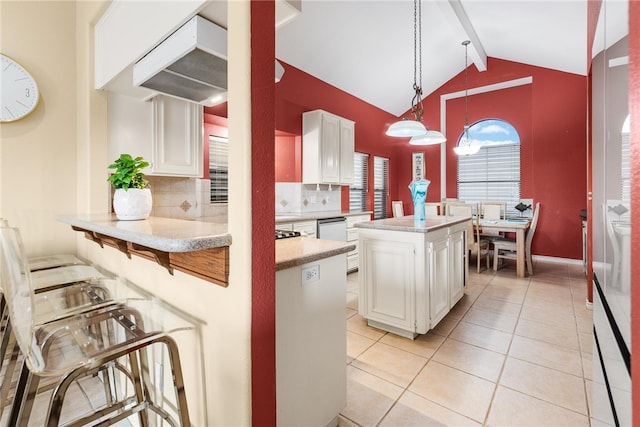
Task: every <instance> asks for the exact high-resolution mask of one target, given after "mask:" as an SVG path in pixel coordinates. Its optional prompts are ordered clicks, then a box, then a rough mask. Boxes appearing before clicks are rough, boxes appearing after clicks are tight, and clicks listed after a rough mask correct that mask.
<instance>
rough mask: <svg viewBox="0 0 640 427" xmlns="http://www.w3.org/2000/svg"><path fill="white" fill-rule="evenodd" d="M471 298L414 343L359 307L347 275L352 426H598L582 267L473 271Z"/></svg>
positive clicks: (353, 278) (346, 414)
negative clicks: (521, 274) (519, 274)
mask: <svg viewBox="0 0 640 427" xmlns="http://www.w3.org/2000/svg"><path fill="white" fill-rule="evenodd" d="M469 275H470V277H469V280H468V284H467V287H466V290H465V295H464V296H463V298H462V299H461V300H460V301H459V302H458V303H457V304H456V306H455V307H454V308H453V310H452V311H451V312H450V313H449V314H448V315H447V317H445V318H444V319H443V320H442V322H441V323H440V324H438V326H437V327H436V328H435V329H434V330H432V331H430V332H429V333H427V334H425V335H420V336H419V337H418V338H416V339H415V340H414V341H412V340H409V339H406V338H401V337H399V336H396V335H393V334H391V333H386V332H384V331H381V330H379V329H375V328H372V327H369V326H368V325H367V324H366V321H365V320H364V319H363V318H362V317H361V316H360V315H359V314H358V311H357V310H358V274H357V272H356V273H352V274H350V275H349V276H348V282H347V406H346V408H345V409H344V410H343V411H342V413H341V415H340V419H339V425H340V426H341V427H350V426H394V427H400V426H402V427H404V426H474V425H486V426H489V425H490V426H554V427H556V426H572V427H576V426H589V425H590V420H589V411H590V403H589V400H590V394H591V392H590V390H591V380H592V376H591V372H592V317H591V311H588V310H587V309H586V307H585V301H586V296H587V291H586V280H585V276H584V273H583V272H582V266H581V265H576V264H567V263H549V262H534V275H533V276H532V277H526V278H524V279H517V278H516V275H515V265H506V266H505V267H504V268H502V269H500V270H498V272H497V273H494V272H493V270H488V271H484V272H482V273H480V274H477V273H475V270H474V271H473V272H472V271H470V272H469Z"/></svg>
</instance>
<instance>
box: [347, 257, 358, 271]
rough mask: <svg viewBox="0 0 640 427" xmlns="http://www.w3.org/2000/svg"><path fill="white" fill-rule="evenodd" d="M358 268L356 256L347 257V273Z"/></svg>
mask: <svg viewBox="0 0 640 427" xmlns="http://www.w3.org/2000/svg"><path fill="white" fill-rule="evenodd" d="M357 268H358V255H357V254H356V255H351V253H349V255H347V271H352V270H356V269H357Z"/></svg>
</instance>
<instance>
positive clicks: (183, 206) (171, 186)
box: [146, 175, 227, 222]
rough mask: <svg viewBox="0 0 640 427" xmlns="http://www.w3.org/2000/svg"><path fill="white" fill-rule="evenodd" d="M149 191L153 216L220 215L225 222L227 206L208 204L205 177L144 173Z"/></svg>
mask: <svg viewBox="0 0 640 427" xmlns="http://www.w3.org/2000/svg"><path fill="white" fill-rule="evenodd" d="M146 178H147V180H148V181H149V188H151V193H152V194H153V210H152V212H151V214H152V215H154V216H160V217H165V218H178V219H196V218H201V217H209V218H217V217H219V218H220V221H221V222H226V218H227V205H226V204H216V205H212V204H211V203H210V202H209V200H210V197H211V196H210V194H211V182H210V181H209V180H208V179H195V178H180V177H169V176H149V175H147V176H146Z"/></svg>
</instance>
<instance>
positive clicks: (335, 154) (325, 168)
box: [320, 114, 353, 184]
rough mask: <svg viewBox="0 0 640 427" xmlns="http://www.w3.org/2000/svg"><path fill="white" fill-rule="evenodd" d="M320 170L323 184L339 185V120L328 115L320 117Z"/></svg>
mask: <svg viewBox="0 0 640 427" xmlns="http://www.w3.org/2000/svg"><path fill="white" fill-rule="evenodd" d="M352 163H353V162H352ZM320 170H321V173H322V182H323V183H325V184H339V183H340V119H339V118H338V117H336V116H333V115H329V114H323V116H322V130H321V144H320Z"/></svg>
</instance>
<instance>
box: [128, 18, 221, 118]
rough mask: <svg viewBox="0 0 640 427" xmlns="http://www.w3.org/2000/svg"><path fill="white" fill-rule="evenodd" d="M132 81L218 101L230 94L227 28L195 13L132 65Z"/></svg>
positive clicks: (178, 94) (194, 98)
mask: <svg viewBox="0 0 640 427" xmlns="http://www.w3.org/2000/svg"><path fill="white" fill-rule="evenodd" d="M133 84H134V85H136V86H143V87H146V88H148V89H151V90H154V91H157V92H161V93H164V94H167V95H171V96H174V97H177V98H182V99H186V100H189V101H193V102H197V103H199V104H202V105H215V104H219V103H221V102H223V101H225V100H226V94H227V31H226V30H225V29H224V28H222V27H220V26H218V25H216V24H214V23H213V22H211V21H207V20H206V19H204V18H202V17H201V16H198V15H196V16H194V17H193V18H191V19H190V20H189V21H187V22H186V23H185V24H184V25H183V26H182V27H180V28H178V29H177V30H176V31H175V32H174V33H173V34H171V35H170V36H169V37H167V38H166V39H165V40H164V41H162V42H161V43H160V44H159V45H158V46H156V47H155V48H154V49H153V50H151V51H150V52H149V53H148V54H147V55H145V56H144V57H143V58H142V59H140V61H138V62H137V63H136V64H135V65H134V66H133Z"/></svg>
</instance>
